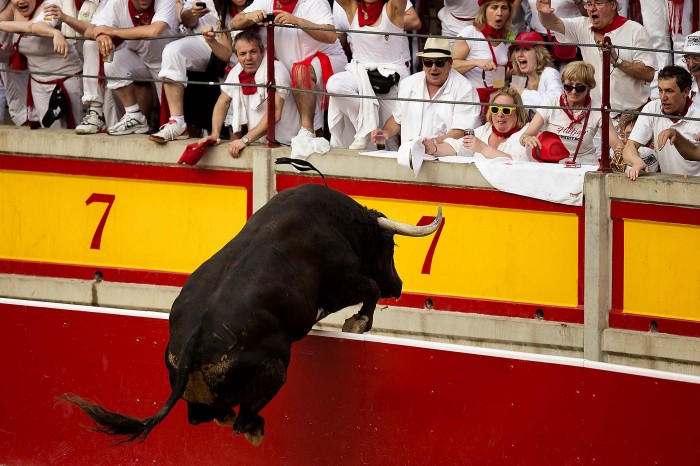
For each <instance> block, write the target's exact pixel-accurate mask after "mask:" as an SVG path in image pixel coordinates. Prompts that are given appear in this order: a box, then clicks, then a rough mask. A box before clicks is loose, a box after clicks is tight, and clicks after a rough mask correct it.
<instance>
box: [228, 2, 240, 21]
mask: <svg viewBox="0 0 700 466" xmlns="http://www.w3.org/2000/svg"><path fill="white" fill-rule="evenodd" d="M228 12H229V13H230V14H231V18H235V17H236V15H237V14H238V8H237V7H236V5H234V4H233V2H231V4H230V5H229V6H228Z"/></svg>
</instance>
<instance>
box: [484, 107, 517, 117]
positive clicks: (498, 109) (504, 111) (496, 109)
mask: <svg viewBox="0 0 700 466" xmlns="http://www.w3.org/2000/svg"><path fill="white" fill-rule="evenodd" d="M489 111H490V112H491V113H493V114H494V115H496V114H497V113H498V112H501V113H502V114H503V115H505V116H508V115H510V114H511V113H513V112H514V111H515V107H502V106H500V105H491V106H489Z"/></svg>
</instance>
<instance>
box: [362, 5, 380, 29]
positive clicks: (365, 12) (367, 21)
mask: <svg viewBox="0 0 700 466" xmlns="http://www.w3.org/2000/svg"><path fill="white" fill-rule="evenodd" d="M383 8H384V2H376V3H372V4H369V5H367V4H366V3H365V2H364V0H360V3H359V4H358V5H357V22H358V23H360V27H362V26H371V25H372V24H374V23H376V22H377V20H378V19H379V16H380V15H381V14H382V9H383Z"/></svg>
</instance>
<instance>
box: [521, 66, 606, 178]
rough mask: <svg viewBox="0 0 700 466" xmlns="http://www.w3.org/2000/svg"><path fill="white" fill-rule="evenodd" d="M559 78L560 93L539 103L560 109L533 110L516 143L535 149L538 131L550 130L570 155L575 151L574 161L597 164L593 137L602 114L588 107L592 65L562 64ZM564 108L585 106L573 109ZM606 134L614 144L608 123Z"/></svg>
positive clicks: (538, 141) (537, 145) (592, 71)
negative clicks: (527, 124)
mask: <svg viewBox="0 0 700 466" xmlns="http://www.w3.org/2000/svg"><path fill="white" fill-rule="evenodd" d="M561 79H562V81H563V83H564V92H563V93H562V94H561V95H560V96H558V97H547V98H546V99H544V102H543V103H542V104H543V106H547V107H557V106H558V107H562V108H539V109H537V113H535V117H534V118H533V119H532V121H531V122H530V125H529V126H528V128H527V130H526V131H525V133H524V134H523V135H522V137H521V138H520V144H521V145H522V146H523V147H525V148H526V149H532V150H535V151H539V150H541V149H542V142H541V141H540V139H539V138H538V137H537V135H538V134H539V133H540V131H542V132H548V133H553V134H554V135H556V136H558V137H559V139H561V142H562V143H563V144H564V146H565V147H566V150H568V152H569V155H570V156H571V157H573V156H574V154H577V158H576V161H577V162H579V163H582V164H588V165H597V164H598V158H599V155H598V153H597V151H596V147H595V144H594V143H593V139H594V137H595V136H596V134H597V133H598V131H600V129H601V121H602V117H601V113H600V112H593V111H591V110H590V108H591V104H592V102H591V90H592V89H593V88H595V86H596V82H595V68H593V65H591V64H590V63H586V62H583V61H574V62H571V63H569V64H568V65H566V66H565V67H564V69H563V70H562V72H561ZM566 107H586V108H587V109H582V110H574V109H570V108H566ZM608 134H609V136H610V146H611V147H616V146H617V145H618V142H619V139H618V137H617V131H616V130H615V128H614V127H613V125H612V122H611V123H610V124H609V125H608ZM535 158H536V157H535Z"/></svg>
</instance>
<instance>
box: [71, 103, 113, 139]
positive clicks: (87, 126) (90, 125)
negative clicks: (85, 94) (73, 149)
mask: <svg viewBox="0 0 700 466" xmlns="http://www.w3.org/2000/svg"><path fill="white" fill-rule="evenodd" d="M106 127H107V125H106V124H105V117H103V116H102V115H100V114H99V113H97V112H96V111H95V110H93V109H90V110H88V112H87V115H85V116H84V117H83V121H81V122H80V124H79V125H78V126H76V127H75V132H76V133H78V134H97V133H99V132H100V131H102V130H104V129H105V128H106Z"/></svg>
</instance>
